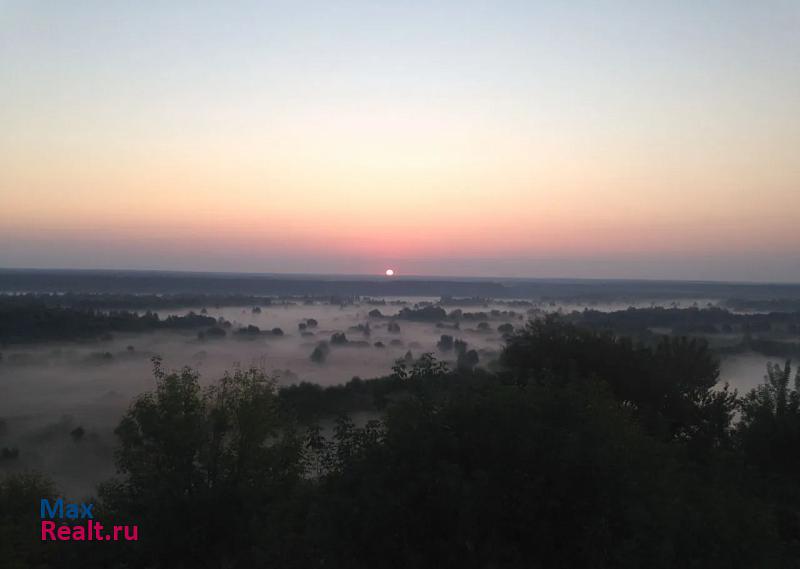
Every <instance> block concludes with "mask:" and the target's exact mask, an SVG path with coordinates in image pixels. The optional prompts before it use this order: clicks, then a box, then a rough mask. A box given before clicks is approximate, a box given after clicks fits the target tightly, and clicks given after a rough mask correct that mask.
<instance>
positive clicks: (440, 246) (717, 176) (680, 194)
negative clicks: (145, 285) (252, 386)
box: [0, 0, 800, 281]
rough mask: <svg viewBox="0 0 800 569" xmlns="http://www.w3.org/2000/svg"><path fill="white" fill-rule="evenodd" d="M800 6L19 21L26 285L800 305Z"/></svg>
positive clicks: (447, 8) (73, 14) (14, 180)
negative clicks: (376, 279)
mask: <svg viewBox="0 0 800 569" xmlns="http://www.w3.org/2000/svg"><path fill="white" fill-rule="evenodd" d="M798 30H800V2H798V1H796V0H784V1H764V2H754V1H752V0H748V1H735V0H728V1H719V2H714V1H702V0H692V1H672V2H643V1H629V2H622V1H620V2H611V1H606V2H598V1H596V2H579V1H574V2H556V1H553V2H546V3H545V2H540V3H537V2H532V1H526V2H504V1H499V0H495V1H486V2H469V1H464V0H458V1H441V2H435V1H431V0H429V1H426V2H415V1H410V0H405V1H403V2H380V1H376V0H373V1H371V2H339V1H336V0H325V1H321V2H302V1H286V2H244V1H232V0H228V1H225V2H222V1H218V2H213V3H212V2H200V1H191V2H188V1H187V2H156V1H152V2H147V1H137V2H129V1H125V2H122V1H110V0H98V1H95V2H88V1H80V0H75V1H69V2H65V1H61V0H53V1H49V2H43V1H35V0H20V1H4V0H0V267H62V268H70V267H74V268H148V269H189V270H223V271H256V272H295V273H296V272H308V273H380V272H382V271H383V270H384V269H385V268H387V267H393V268H395V269H396V270H397V271H398V273H399V274H433V275H474V276H519V277H521V276H532V277H536V276H541V277H553V276H561V277H640V278H675V279H683V278H689V279H714V280H766V281H800V32H798Z"/></svg>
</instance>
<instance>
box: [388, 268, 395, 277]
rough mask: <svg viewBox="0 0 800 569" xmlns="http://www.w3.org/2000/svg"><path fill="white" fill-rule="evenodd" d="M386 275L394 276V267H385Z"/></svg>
mask: <svg viewBox="0 0 800 569" xmlns="http://www.w3.org/2000/svg"><path fill="white" fill-rule="evenodd" d="M386 276H387V277H391V276H394V269H386Z"/></svg>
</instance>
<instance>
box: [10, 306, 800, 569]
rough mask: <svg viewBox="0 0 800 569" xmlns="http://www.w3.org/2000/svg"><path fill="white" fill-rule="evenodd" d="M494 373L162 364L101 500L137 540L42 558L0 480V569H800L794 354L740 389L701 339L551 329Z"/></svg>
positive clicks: (517, 337)
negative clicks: (221, 371) (343, 379)
mask: <svg viewBox="0 0 800 569" xmlns="http://www.w3.org/2000/svg"><path fill="white" fill-rule="evenodd" d="M446 342H447V344H448V345H449V341H446ZM452 350H453V351H455V352H457V353H459V354H463V355H464V357H465V358H466V357H467V354H469V352H470V350H468V349H467V346H466V344H465V343H464V342H463V341H461V340H453V342H452ZM476 356H477V354H476ZM500 362H501V366H500V367H499V368H498V371H497V372H491V373H490V372H488V371H485V370H480V369H475V368H474V367H473V366H468V365H464V366H461V365H459V366H458V368H457V369H455V370H451V369H449V368H448V366H447V365H446V364H444V363H443V362H441V361H438V360H437V359H435V358H434V357H433V356H432V355H430V354H424V355H422V356H420V357H419V358H416V359H414V358H408V359H403V360H401V361H398V362H397V364H396V365H395V367H394V369H393V373H392V374H391V375H390V376H387V377H384V378H379V379H374V380H366V381H364V380H360V379H353V380H352V381H351V382H349V383H347V384H346V385H342V386H334V387H327V388H323V387H320V386H318V385H310V384H300V385H296V386H293V387H289V388H285V389H280V390H279V389H277V387H276V386H275V384H274V382H273V381H271V380H270V379H269V378H268V377H266V376H265V375H264V373H263V372H261V371H259V370H255V369H252V370H235V371H234V372H232V373H230V374H228V375H226V376H225V377H223V378H222V379H221V380H220V381H219V382H217V383H215V384H213V385H212V386H211V387H208V388H202V387H201V386H200V382H199V378H198V375H197V373H196V372H195V371H194V370H192V369H189V368H185V369H182V370H178V371H167V370H164V369H163V368H162V367H161V365H160V362H158V361H156V367H155V377H156V382H157V388H156V390H155V391H153V392H151V393H146V394H144V395H142V396H140V397H139V398H137V399H136V401H135V402H134V403H133V405H132V406H131V408H130V409H129V411H128V412H127V414H126V415H125V417H124V418H123V419H122V421H121V423H120V425H119V427H118V428H117V431H116V432H117V436H118V437H119V448H118V451H117V455H116V460H117V466H118V468H119V471H120V475H119V477H118V478H117V479H115V480H112V481H110V482H108V483H107V484H105V485H103V487H102V488H101V489H100V498H99V500H98V504H99V506H98V507H99V508H101V511H102V515H103V516H104V517H107V518H108V519H109V520H117V521H119V522H120V523H138V524H139V525H140V528H141V529H140V532H141V538H140V541H139V542H135V543H128V544H122V543H119V544H114V543H109V544H107V545H108V547H97V546H95V547H91V548H85V549H83V550H81V551H82V554H81V555H80V557H77V558H76V559H75V560H73V559H72V557H70V556H71V555H72V553H70V554H69V555H66V556H62V557H59V558H58V559H56V558H54V557H52V556H51V555H50V553H51V550H48V549H47V548H45V547H44V546H43V545H42V544H41V543H38V544H37V543H35V542H33V541H31V540H30V539H28V537H26V536H27V535H28V534H26V533H25V531H26V530H28V531H29V532H30V533H33V535H34V536H35V520H33V521H32V522H31V523H32V524H34V525H26V524H27V522H25V521H24V520H25V516H28V517H31V516H30V513H31V512H30V504H28V503H25V501H24V500H23V499H21V498H19V497H22V496H31V495H34V496H36V497H37V498H38V494H39V493H44V494H46V493H48V492H50V491H52V490H51V489H50V488H49V487H48V486H46V485H42V484H43V483H42V481H41V479H36V478H33V479H23V478H19V477H10V478H6V479H5V480H4V481H3V482H2V484H0V504H2V506H3V509H2V510H0V523H2V525H0V528H1V529H0V532H1V533H2V540H3V541H2V542H0V553H2V554H3V555H4V556H5V557H4V559H8V560H11V561H13V565H9V566H12V567H34V566H35V567H56V566H66V567H70V566H91V567H120V568H121V567H126V568H130V567H142V568H144V567H168V568H170V569H175V568H178V569H179V568H182V567H187V568H188V567H192V568H195V567H289V568H291V567H309V568H312V567H326V568H330V567H342V568H344V567H346V568H348V569H359V568H367V567H369V568H372V567H398V568H401V567H402V568H405V567H460V568H464V569H470V568H476V569H477V568H483V567H525V568H531V567H532V568H552V567H565V568H566V567H570V568H587V569H588V568H592V569H595V568H599V569H603V568H609V569H610V568H615V569H616V568H623V569H624V568H641V567H654V568H673V567H698V568H700V567H703V568H717V567H718V568H725V569H731V568H748V569H750V568H753V567H759V568H773V567H774V568H779V567H780V568H791V567H798V566H800V461H799V460H798V453H797V449H798V448H800V376H799V375H797V374H796V373H795V374H793V371H792V368H791V366H790V364H788V363H787V364H786V365H784V366H770V367H769V369H768V372H767V378H766V381H765V383H764V385H763V386H761V387H760V388H758V389H756V390H754V391H752V392H751V393H748V394H745V395H744V396H738V395H737V394H735V393H730V392H728V391H727V389H724V388H720V387H719V386H717V385H716V382H717V378H718V365H717V361H716V359H715V357H714V355H713V354H712V353H711V352H710V351H709V349H708V347H707V346H706V345H705V343H703V342H702V341H699V340H692V339H686V338H665V339H663V340H661V341H659V342H657V343H638V342H637V341H635V340H632V339H630V338H626V337H620V336H617V335H614V334H611V333H608V332H599V331H593V330H590V329H587V328H581V327H578V326H575V325H574V324H570V323H568V322H565V321H563V320H558V319H552V318H551V319H546V320H543V321H539V322H534V323H531V324H529V325H528V326H527V327H526V328H525V329H523V330H519V331H517V332H515V333H514V334H513V335H511V336H509V338H508V339H507V345H506V348H505V350H504V352H503V354H502V357H501V360H500ZM34 513H35V512H34ZM62 549H64V550H66V549H68V548H62ZM71 551H73V550H71Z"/></svg>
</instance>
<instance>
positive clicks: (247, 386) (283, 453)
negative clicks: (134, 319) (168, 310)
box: [101, 359, 302, 567]
mask: <svg viewBox="0 0 800 569" xmlns="http://www.w3.org/2000/svg"><path fill="white" fill-rule="evenodd" d="M154 375H155V378H156V389H155V391H153V392H150V393H146V394H144V395H141V396H140V397H139V398H137V400H136V401H135V402H134V403H133V405H132V406H131V408H130V410H129V411H128V413H126V415H125V416H124V418H123V419H122V421H121V422H120V424H119V426H118V427H117V429H116V431H115V433H116V434H117V436H118V437H119V441H120V447H119V450H118V451H117V453H116V457H115V458H116V464H117V467H118V469H119V472H120V474H121V475H122V477H121V478H119V479H117V480H114V481H111V482H109V483H108V484H106V485H104V486H103V488H102V490H101V495H102V497H103V499H104V503H105V504H106V506H107V507H109V509H110V511H111V512H112V515H113V516H114V517H118V518H125V519H128V520H136V522H137V523H139V524H140V525H141V526H142V527H143V528H147V531H146V532H145V531H143V532H142V537H141V540H142V541H144V542H145V543H143V544H141V551H142V553H143V554H145V552H146V554H147V555H150V556H153V557H154V558H155V559H157V560H158V563H159V565H160V566H168V567H192V566H201V565H204V566H205V565H208V564H209V563H211V564H213V565H216V566H222V565H226V564H228V563H230V562H231V560H233V559H237V560H240V561H241V560H242V559H252V556H253V555H255V553H254V552H252V550H246V549H242V548H243V547H244V546H251V545H252V544H255V543H258V544H262V545H263V549H260V548H259V552H258V555H264V556H267V557H269V556H272V555H280V552H281V551H283V548H284V547H285V544H283V543H280V540H279V539H277V536H280V535H281V534H283V533H284V532H285V524H287V523H290V519H282V518H281V516H282V515H283V513H284V512H282V508H283V505H284V502H283V501H282V498H281V497H282V496H284V495H286V494H287V493H289V492H291V490H292V488H293V487H295V486H296V485H297V484H299V483H300V481H301V474H302V444H301V439H300V437H299V436H297V434H296V432H295V429H294V425H293V423H292V422H291V421H290V420H289V419H288V418H287V417H285V416H284V415H283V414H282V411H281V407H280V405H279V400H278V398H277V394H276V391H275V383H274V381H273V380H271V379H270V378H268V377H267V376H266V375H265V374H264V372H263V371H261V370H259V369H255V368H251V369H247V370H243V369H236V370H235V371H234V372H233V373H231V374H226V375H225V376H224V377H223V378H222V379H220V380H219V381H218V382H217V383H215V384H214V385H212V386H211V387H209V388H207V389H202V388H201V387H200V385H199V381H198V380H199V376H198V374H197V372H196V371H194V370H192V369H189V368H184V369H182V370H180V371H175V372H167V371H165V370H164V369H163V368H162V367H161V363H160V361H159V360H158V359H155V360H154ZM279 528H282V529H280V530H279ZM290 536H291V531H290V532H289V534H288V537H290ZM285 537H286V536H285ZM276 540H277V541H276Z"/></svg>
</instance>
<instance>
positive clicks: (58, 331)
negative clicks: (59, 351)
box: [0, 302, 217, 345]
mask: <svg viewBox="0 0 800 569" xmlns="http://www.w3.org/2000/svg"><path fill="white" fill-rule="evenodd" d="M216 324H217V320H216V319H215V318H212V317H210V316H205V315H203V314H195V313H193V312H192V313H189V314H187V315H185V316H168V317H166V318H164V319H162V318H160V317H159V316H158V315H157V314H154V313H152V312H145V313H144V314H138V313H136V312H130V311H126V310H120V311H115V310H112V311H108V312H102V311H99V310H85V309H78V308H61V307H51V306H47V305H45V304H41V303H36V302H28V303H20V304H17V303H10V302H0V345H2V344H20V343H28V342H47V341H73V340H96V339H102V338H104V337H108V336H109V335H110V334H111V333H113V332H152V331H155V330H193V329H197V328H203V327H213V326H215V325H216Z"/></svg>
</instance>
